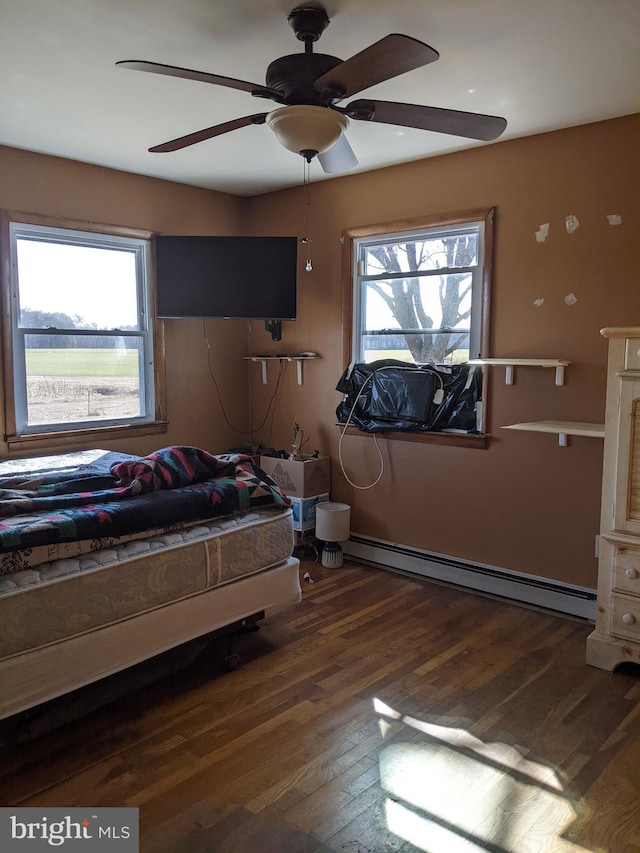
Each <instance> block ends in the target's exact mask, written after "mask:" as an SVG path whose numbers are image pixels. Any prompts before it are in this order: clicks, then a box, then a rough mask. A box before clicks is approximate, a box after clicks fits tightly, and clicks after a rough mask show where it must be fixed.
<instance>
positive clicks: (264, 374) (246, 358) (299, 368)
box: [243, 353, 320, 385]
mask: <svg viewBox="0 0 640 853" xmlns="http://www.w3.org/2000/svg"><path fill="white" fill-rule="evenodd" d="M315 358H320V356H319V355H296V354H295V353H292V354H291V355H287V354H285V355H245V356H243V360H244V361H259V362H260V364H261V365H262V384H263V385H266V384H267V362H268V361H295V362H296V377H297V380H298V385H302V362H303V361H313V359H315Z"/></svg>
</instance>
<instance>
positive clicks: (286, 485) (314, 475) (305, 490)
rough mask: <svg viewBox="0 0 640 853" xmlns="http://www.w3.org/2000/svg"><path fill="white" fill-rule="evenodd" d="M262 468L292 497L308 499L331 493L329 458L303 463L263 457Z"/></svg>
mask: <svg viewBox="0 0 640 853" xmlns="http://www.w3.org/2000/svg"><path fill="white" fill-rule="evenodd" d="M260 467H261V468H262V470H263V471H264V472H265V473H266V474H268V475H269V476H270V477H271V479H272V480H274V481H275V482H276V483H277V484H278V486H280V488H281V489H282V491H283V492H284V493H285V495H289V496H290V497H294V498H308V497H313V496H314V495H321V494H324V492H329V491H331V460H330V459H329V457H328V456H319V457H317V458H309V459H303V460H302V461H301V462H293V461H291V460H290V459H277V458H276V457H275V456H261V457H260Z"/></svg>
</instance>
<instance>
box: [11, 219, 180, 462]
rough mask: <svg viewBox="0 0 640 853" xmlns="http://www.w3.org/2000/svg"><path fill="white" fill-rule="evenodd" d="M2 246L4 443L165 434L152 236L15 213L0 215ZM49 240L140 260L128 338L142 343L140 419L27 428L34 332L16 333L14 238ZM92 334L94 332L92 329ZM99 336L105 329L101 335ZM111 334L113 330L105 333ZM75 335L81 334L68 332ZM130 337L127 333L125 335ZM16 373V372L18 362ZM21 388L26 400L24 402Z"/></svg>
mask: <svg viewBox="0 0 640 853" xmlns="http://www.w3.org/2000/svg"><path fill="white" fill-rule="evenodd" d="M0 220H1V221H0V229H1V230H0V241H1V244H2V246H1V249H2V252H1V253H2V259H3V263H2V285H3V286H2V295H3V302H4V308H3V312H2V325H3V353H4V389H5V393H4V404H5V441H6V442H7V443H8V444H9V446H10V447H13V446H15V447H16V448H17V449H19V448H20V447H21V446H23V443H24V446H30V445H32V444H33V443H34V442H36V443H37V442H38V441H39V440H42V442H43V444H44V445H47V443H51V441H52V440H53V441H54V442H55V443H56V444H60V443H69V441H70V440H73V441H74V443H75V442H76V441H77V439H78V437H79V436H81V435H84V436H86V437H87V438H88V437H90V436H91V435H95V436H99V435H101V434H103V433H108V434H112V435H114V436H115V435H117V434H119V432H121V431H123V430H124V431H126V432H127V433H130V432H131V431H132V430H134V431H136V432H141V434H153V433H159V432H166V427H167V421H166V416H165V409H166V391H165V373H164V329H163V325H162V323H160V322H159V321H158V320H157V318H156V316H155V291H154V286H153V278H152V251H151V239H152V237H153V234H152V232H149V231H143V230H140V229H131V228H126V227H120V226H112V225H101V224H98V223H93V222H91V223H86V222H81V221H76V220H65V219H56V218H52V217H47V216H41V215H38V214H25V213H20V212H14V211H7V210H5V211H1V212H0ZM47 236H50V237H51V238H52V239H53V241H54V242H68V243H72V244H76V245H82V244H83V243H84V245H92V246H97V247H107V248H113V247H118V248H122V249H125V250H133V251H134V252H135V257H136V272H137V276H136V278H137V287H138V289H139V291H138V293H139V301H138V306H139V325H140V328H139V329H138V330H135V331H134V332H130V333H129V334H131V335H135V336H136V337H140V338H141V339H142V341H143V343H142V348H141V352H140V359H141V361H140V372H139V375H140V382H141V387H140V399H141V403H142V405H143V407H144V412H143V414H142V415H140V416H137V417H126V418H108V419H107V418H104V419H95V420H90V421H80V422H71V421H69V422H63V423H55V424H50V425H49V424H45V425H42V424H38V425H33V426H29V425H27V424H26V380H25V373H26V370H25V361H24V346H23V343H22V341H23V335H24V334H29V333H30V332H31V331H32V330H29V329H19V328H18V306H19V299H18V291H17V287H18V282H17V263H16V242H15V241H16V239H18V238H19V237H27V238H29V237H34V238H35V239H42V238H44V237H47ZM91 331H92V333H93V334H95V333H96V330H91ZM98 331H101V330H98ZM106 331H107V332H108V331H109V330H106ZM69 332H71V333H77V332H78V330H69ZM124 334H127V333H124ZM16 357H17V361H16V362H15V364H17V369H16V368H14V359H16ZM20 389H22V395H23V396H22V399H20Z"/></svg>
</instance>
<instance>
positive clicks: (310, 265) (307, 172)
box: [302, 158, 313, 272]
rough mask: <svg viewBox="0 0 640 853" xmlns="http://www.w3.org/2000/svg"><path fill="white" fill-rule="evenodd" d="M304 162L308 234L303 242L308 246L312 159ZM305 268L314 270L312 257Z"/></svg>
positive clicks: (308, 259) (306, 226) (308, 258)
mask: <svg viewBox="0 0 640 853" xmlns="http://www.w3.org/2000/svg"><path fill="white" fill-rule="evenodd" d="M302 162H303V164H304V165H303V170H304V171H303V180H302V182H303V185H304V188H305V195H306V201H305V204H306V206H305V231H306V236H305V237H303V238H302V242H303V243H305V244H306V245H307V246H308V245H309V243H311V238H310V237H309V234H310V232H311V198H310V196H309V178H310V173H311V161H310V160H305V159H304V158H303V159H302ZM309 254H310V252H309V251H307V255H309ZM304 268H305V271H306V272H312V270H313V263H312V262H311V258H310V257H307V260H306V263H305V265H304Z"/></svg>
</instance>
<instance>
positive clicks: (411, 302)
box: [352, 211, 492, 364]
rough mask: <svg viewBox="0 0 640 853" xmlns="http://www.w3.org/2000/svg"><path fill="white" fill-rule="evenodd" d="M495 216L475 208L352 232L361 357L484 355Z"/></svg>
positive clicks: (355, 337) (420, 359) (450, 360)
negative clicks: (369, 231)
mask: <svg viewBox="0 0 640 853" xmlns="http://www.w3.org/2000/svg"><path fill="white" fill-rule="evenodd" d="M491 218H492V211H489V212H486V211H475V212H470V213H468V214H466V215H460V216H459V217H452V218H450V219H449V220H448V221H447V220H444V219H442V218H440V219H439V220H438V221H433V220H432V221H429V220H425V221H424V222H423V223H421V224H417V225H416V226H415V227H414V226H412V227H406V225H407V223H405V227H403V228H400V229H399V228H395V227H393V226H391V225H390V226H387V227H386V229H385V230H384V231H381V232H379V233H375V234H363V235H362V236H355V237H354V238H353V264H354V274H353V282H354V287H353V332H352V358H353V359H354V360H355V361H356V362H372V361H377V360H379V359H385V358H393V359H399V360H401V361H408V362H411V363H416V364H425V363H429V362H431V363H435V364H459V363H462V362H466V361H468V359H469V358H477V357H479V356H480V354H481V352H482V349H483V340H482V339H483V328H484V325H485V317H484V316H483V309H484V307H485V305H486V287H487V277H488V259H489V258H490V256H491V245H490V229H489V228H488V220H490V219H491Z"/></svg>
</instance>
